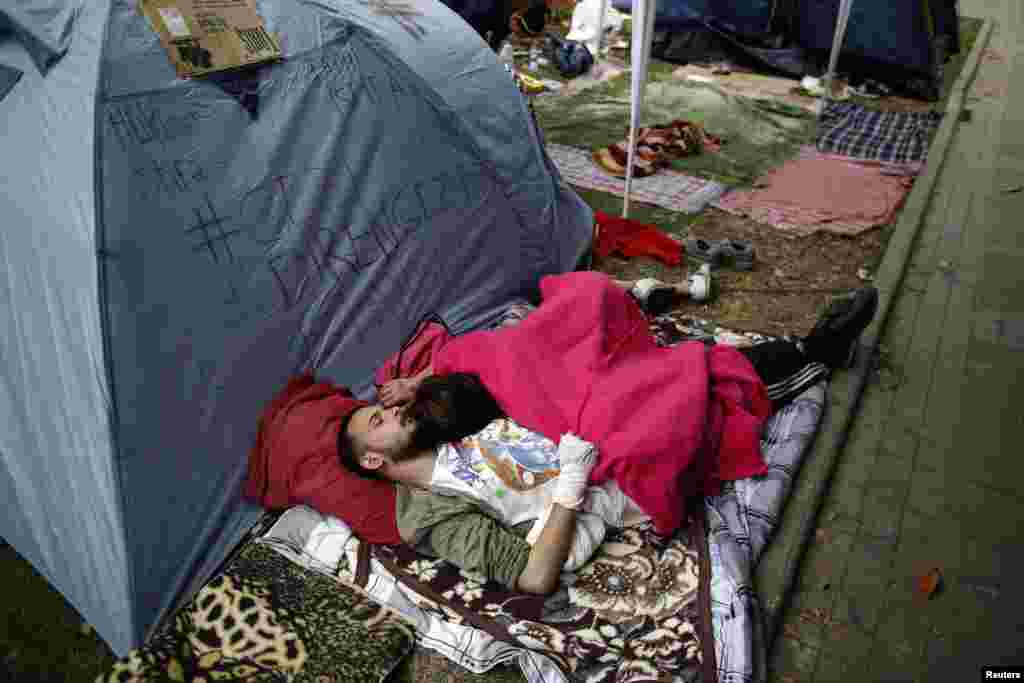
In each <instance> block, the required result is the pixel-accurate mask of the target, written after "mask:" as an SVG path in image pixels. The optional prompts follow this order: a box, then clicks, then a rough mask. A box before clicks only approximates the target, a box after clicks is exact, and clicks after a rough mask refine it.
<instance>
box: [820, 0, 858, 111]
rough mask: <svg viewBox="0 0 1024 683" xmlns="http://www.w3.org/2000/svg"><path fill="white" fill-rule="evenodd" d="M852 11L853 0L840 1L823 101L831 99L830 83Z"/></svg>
mask: <svg viewBox="0 0 1024 683" xmlns="http://www.w3.org/2000/svg"><path fill="white" fill-rule="evenodd" d="M851 9H853V0H840V2H839V16H838V17H837V18H836V32H835V34H834V35H833V36H832V53H831V54H830V55H829V60H828V71H827V72H826V73H825V79H824V80H825V82H824V84H823V85H824V86H825V99H832V81H834V80H835V76H836V66H837V65H838V64H839V53H840V52H842V49H843V40H844V39H845V38H846V25H847V24H848V23H849V21H850V10H851Z"/></svg>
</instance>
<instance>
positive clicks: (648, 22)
mask: <svg viewBox="0 0 1024 683" xmlns="http://www.w3.org/2000/svg"><path fill="white" fill-rule="evenodd" d="M656 10H657V8H656V5H655V2H654V0H634V2H633V15H632V16H633V37H632V45H631V46H630V60H631V64H630V68H631V71H630V111H629V154H628V155H627V157H626V196H625V199H624V203H623V205H622V217H623V218H628V217H629V193H630V190H631V189H632V187H633V158H634V157H635V155H636V131H637V128H639V127H640V115H641V113H642V112H643V104H644V90H645V89H646V86H647V62H648V60H649V59H650V56H651V45H650V43H651V40H652V39H653V37H654V15H655V13H656Z"/></svg>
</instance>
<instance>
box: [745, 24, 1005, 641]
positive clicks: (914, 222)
mask: <svg viewBox="0 0 1024 683" xmlns="http://www.w3.org/2000/svg"><path fill="white" fill-rule="evenodd" d="M994 24H995V22H994V21H993V20H992V19H985V21H984V23H983V24H982V27H981V29H980V30H979V32H978V37H977V39H975V41H974V45H973V46H972V48H971V53H970V55H969V56H968V58H967V61H966V62H965V63H964V66H963V69H962V70H961V71H960V75H959V76H958V77H957V80H956V82H955V83H954V84H953V88H952V90H951V92H950V95H949V101H948V102H947V104H946V111H945V115H944V116H943V120H942V124H941V125H940V126H939V130H938V131H937V132H936V134H935V139H934V140H933V141H932V145H931V147H930V149H929V152H928V162H927V165H926V168H925V173H924V175H923V176H921V177H919V178H918V179H917V181H916V182H915V183H914V189H913V190H911V193H910V196H909V197H908V199H907V203H906V205H905V206H904V209H903V212H902V214H901V216H900V220H899V222H898V223H897V225H896V230H895V231H894V233H893V235H892V237H891V238H890V240H889V244H888V246H887V247H886V250H885V256H884V257H883V259H882V264H881V266H879V269H878V272H877V274H876V277H875V282H874V284H875V286H876V287H877V288H878V296H879V300H878V313H877V314H876V316H875V319H874V321H872V323H871V325H870V326H868V328H867V329H866V330H865V331H864V335H863V337H862V339H861V342H860V348H859V349H858V353H857V363H856V366H855V367H854V368H852V369H851V372H853V373H854V378H853V381H852V387H851V388H850V403H849V407H848V408H847V410H846V411H844V412H843V413H841V414H838V413H837V414H836V415H835V418H836V423H837V424H836V430H835V432H834V433H835V438H834V439H833V441H832V443H831V444H829V445H827V446H825V448H824V450H825V453H824V454H823V455H824V457H825V458H827V459H828V463H827V467H826V474H825V477H824V478H823V479H822V480H821V481H819V482H818V483H817V485H816V486H815V489H814V495H813V496H812V500H813V501H814V505H813V508H812V509H811V511H810V512H809V513H808V514H806V515H805V516H804V518H803V519H802V520H801V521H800V530H799V533H798V535H797V537H798V538H800V539H801V540H800V543H799V545H797V546H796V547H795V548H794V549H793V550H792V551H791V552H790V553H789V557H788V558H787V560H786V564H785V570H784V576H783V583H782V586H783V587H782V592H781V600H780V603H779V605H778V606H777V607H775V608H774V609H772V610H766V611H765V628H766V636H767V637H766V639H765V645H766V648H767V652H766V657H767V656H768V655H770V654H771V652H772V649H773V648H774V645H775V641H776V639H777V637H778V634H779V632H780V631H781V626H782V619H783V616H784V615H785V612H786V607H787V606H788V604H789V601H790V598H791V597H792V595H793V593H794V589H795V587H796V579H797V575H798V574H799V569H800V565H801V564H802V562H803V559H804V555H805V554H806V552H807V548H808V547H809V546H810V542H811V539H812V537H813V535H814V532H815V529H816V528H817V523H818V518H819V516H820V514H821V510H822V508H823V507H824V506H825V499H826V497H827V493H828V491H829V489H830V488H831V485H832V480H833V479H834V477H835V473H836V470H837V469H838V465H839V462H840V459H841V456H842V451H843V447H844V446H845V445H846V440H847V437H848V436H849V433H850V429H851V427H852V426H853V422H854V420H855V419H856V416H857V412H858V409H859V407H860V399H861V397H862V396H863V394H864V389H865V387H866V386H867V380H868V375H869V374H870V372H871V370H872V368H873V367H874V365H875V363H874V361H875V358H876V356H877V354H878V346H879V342H880V341H881V339H882V334H883V333H884V331H885V325H886V323H887V322H888V320H889V314H890V312H891V310H892V307H893V306H892V304H893V300H894V299H895V298H896V293H897V292H898V290H899V288H900V287H901V286H902V284H903V280H904V277H905V276H906V272H907V264H908V263H909V261H910V255H911V252H912V251H913V247H914V244H915V243H916V242H917V236H918V234H919V233H920V232H921V227H922V226H923V225H924V221H925V216H926V215H927V213H928V209H929V207H930V205H931V198H932V192H933V190H934V189H935V185H936V183H937V182H938V179H939V176H940V175H941V173H942V169H943V168H944V166H945V162H946V157H947V156H948V152H949V147H950V145H951V143H952V141H953V134H954V133H955V132H956V129H957V126H958V125H959V123H960V114H961V112H962V111H963V106H964V99H965V96H966V94H967V89H968V88H969V87H970V86H971V84H972V83H973V82H974V76H975V74H976V73H977V71H978V65H979V64H980V63H981V53H982V52H983V51H984V50H985V48H986V47H987V45H988V42H989V39H990V38H991V35H992V29H993V26H994Z"/></svg>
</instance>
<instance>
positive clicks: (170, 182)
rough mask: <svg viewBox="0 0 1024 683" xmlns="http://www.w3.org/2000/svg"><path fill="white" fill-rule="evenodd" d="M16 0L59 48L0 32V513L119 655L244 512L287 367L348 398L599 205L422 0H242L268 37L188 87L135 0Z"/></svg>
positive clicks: (496, 70)
mask: <svg viewBox="0 0 1024 683" xmlns="http://www.w3.org/2000/svg"><path fill="white" fill-rule="evenodd" d="M22 4H23V5H24V4H25V3H22ZM28 4H32V3H28ZM36 4H39V5H40V8H41V11H40V12H36V13H32V12H26V14H25V16H27V17H28V19H27V20H31V19H33V18H35V19H37V20H39V21H42V22H44V23H45V22H48V21H56V20H59V21H61V22H63V23H62V24H61V25H60V26H52V25H48V26H41V27H35V28H37V29H39V31H40V32H41V33H47V34H49V35H56V36H64V37H66V38H68V40H67V41H66V42H67V50H66V53H65V54H63V56H61V57H60V58H59V59H58V60H57V61H55V63H53V65H52V66H50V68H49V71H48V72H47V73H46V74H45V75H44V74H43V73H41V72H40V70H39V69H38V68H37V66H36V65H35V64H34V60H33V57H32V55H31V54H30V52H29V48H27V47H26V42H25V41H24V40H21V39H20V36H21V35H22V34H21V33H12V32H2V33H0V64H4V65H5V66H7V67H10V68H12V69H17V70H20V71H22V72H23V73H24V75H23V76H22V78H21V79H20V80H19V81H18V82H17V83H16V84H14V86H13V87H12V88H11V89H10V91H9V92H8V93H7V95H6V97H4V98H3V100H0V120H2V121H3V133H2V135H3V139H2V141H0V145H2V148H3V150H4V154H3V155H0V179H2V181H0V182H2V184H3V191H2V192H0V216H2V219H0V220H2V228H0V263H2V264H3V274H2V276H0V424H3V426H4V429H3V436H2V437H0V500H2V501H3V502H4V508H5V509H4V514H3V515H2V516H0V535H2V537H3V538H4V539H5V540H6V541H7V542H9V543H10V544H11V545H13V546H14V547H15V548H16V549H17V551H18V553H19V554H21V555H22V556H23V557H25V558H27V559H28V560H29V561H30V562H31V563H32V564H33V565H34V566H35V567H36V569H37V570H39V572H40V573H41V574H43V575H44V576H45V577H46V578H47V579H48V580H49V581H50V583H51V584H52V585H53V586H54V587H56V588H57V589H58V590H59V591H60V592H61V593H62V594H63V595H64V596H65V597H66V598H67V600H68V601H69V602H70V603H71V604H72V605H73V606H74V607H75V608H76V609H77V610H78V611H79V613H80V614H81V615H82V617H83V618H84V619H85V620H86V621H87V622H89V623H91V624H92V625H93V626H94V627H95V628H96V630H97V631H98V632H99V634H100V635H101V636H102V637H103V639H104V640H106V641H107V642H108V643H109V644H110V645H111V647H112V649H113V650H114V651H115V652H116V653H118V654H119V655H124V654H125V653H126V652H127V651H128V650H129V649H130V648H131V647H133V646H136V645H138V644H139V643H140V642H141V641H142V640H143V638H144V637H145V636H146V634H147V633H148V632H149V631H150V629H151V628H152V627H153V625H154V624H156V623H158V620H159V619H160V617H161V616H162V615H165V614H167V613H168V612H169V610H171V609H172V608H173V607H174V606H175V605H176V604H178V603H179V602H180V600H181V599H183V598H184V597H186V596H189V595H190V594H191V593H192V592H194V591H195V590H197V589H198V588H199V587H200V586H201V585H202V583H203V582H204V581H205V580H206V579H207V578H209V577H210V575H211V573H212V572H213V571H214V570H215V569H216V568H217V566H218V565H219V564H220V563H221V562H222V560H223V559H224V558H225V557H226V555H227V553H228V552H229V551H230V550H231V549H232V548H233V547H234V546H235V545H236V543H237V541H238V540H239V539H240V538H241V537H242V535H243V534H244V532H245V531H246V530H247V529H248V527H249V526H250V525H251V524H252V523H253V522H254V521H255V520H256V519H257V518H258V515H259V513H260V511H259V509H257V508H255V507H253V506H251V505H249V504H247V503H245V502H244V501H243V500H242V499H241V497H240V495H239V494H240V485H241V482H242V481H243V479H244V476H245V469H246V460H247V456H248V450H249V448H250V446H251V444H252V442H253V437H254V436H255V432H256V422H257V417H258V415H259V413H260V410H261V408H262V407H263V405H264V404H265V402H266V401H267V400H268V399H270V398H271V397H272V396H273V394H274V393H275V392H276V391H277V390H278V389H280V388H281V387H282V386H283V385H284V383H285V382H286V380H287V379H288V378H289V377H290V376H292V375H294V374H297V373H299V372H302V371H306V370H314V371H315V372H316V373H318V374H319V375H321V376H323V377H325V378H327V379H330V380H332V381H334V382H337V383H340V384H345V385H350V386H352V387H353V388H354V389H355V391H356V392H357V394H359V395H361V396H363V397H367V396H369V395H370V394H371V393H372V388H371V379H372V375H373V371H374V370H375V369H376V367H377V366H378V365H379V364H380V363H381V362H382V361H383V360H384V359H385V358H386V357H387V356H388V355H389V354H391V353H392V352H394V351H396V350H397V349H398V347H399V345H400V343H401V341H402V340H403V339H404V338H405V337H406V336H407V335H408V334H410V333H411V332H412V331H413V329H414V328H415V326H416V324H417V323H418V322H419V321H420V320H421V319H422V318H423V317H424V316H426V315H427V314H429V313H438V314H440V315H441V316H442V317H444V319H445V320H446V321H447V322H448V323H449V324H450V325H451V326H452V327H453V330H454V331H456V332H458V331H461V330H465V329H469V328H472V327H475V326H478V325H481V324H486V323H487V322H489V321H491V320H493V319H494V318H496V316H497V315H499V313H500V312H501V310H502V309H503V307H504V306H506V305H507V304H508V303H509V302H511V301H512V300H514V299H516V298H518V297H522V296H526V295H529V294H531V293H533V291H534V286H535V285H536V283H537V281H538V279H539V278H540V277H541V276H543V275H545V274H549V273H557V272H564V271H567V270H571V269H572V268H573V267H575V265H576V264H577V263H578V262H579V261H580V259H581V257H582V256H583V255H584V254H585V253H586V251H587V249H588V248H589V244H590V240H591V236H592V227H593V217H592V213H591V211H590V209H589V208H588V207H587V206H586V205H585V204H584V203H583V202H582V201H581V200H580V199H579V197H578V196H577V195H575V194H574V193H573V192H572V191H570V190H569V189H567V188H566V187H565V186H563V185H562V184H561V183H560V180H559V177H558V174H557V171H556V169H555V167H554V165H553V164H552V162H551V161H550V160H549V159H548V157H547V156H546V154H545V152H544V150H543V148H542V146H541V145H540V143H539V141H538V136H537V131H536V130H535V128H534V126H533V124H532V121H531V118H530V116H529V113H528V110H527V108H526V105H525V103H524V101H523V99H522V97H521V96H520V95H519V93H518V91H517V90H516V88H515V86H514V84H513V82H512V80H511V79H510V78H509V76H508V74H507V73H506V72H505V71H504V69H503V68H502V66H501V65H500V64H499V62H498V61H497V58H496V56H495V55H494V53H493V52H492V51H491V50H489V49H488V48H487V46H486V45H485V44H484V42H483V41H482V40H481V39H480V38H479V37H478V36H477V35H476V34H475V33H474V32H473V31H472V29H471V28H470V27H469V26H468V25H466V24H465V22H463V21H462V20H461V19H460V18H459V17H458V16H457V15H455V14H454V13H452V12H451V11H450V10H449V9H448V8H446V7H445V6H444V5H443V4H441V3H438V2H433V1H431V0H414V2H412V3H403V4H402V5H401V6H399V7H397V8H394V7H391V6H390V5H389V4H388V3H387V2H386V1H385V0H377V1H376V2H373V3H363V2H335V1H333V0H331V1H327V2H320V1H317V2H306V1H302V0H263V1H261V2H259V3H258V6H259V11H260V15H261V16H262V18H263V20H264V22H265V25H266V27H267V30H268V31H270V32H273V33H274V34H275V35H277V36H279V37H280V39H281V43H282V48H283V51H284V59H283V60H282V61H281V62H278V63H274V64H271V65H266V66H262V67H257V68H254V69H248V70H244V71H239V72H237V73H232V74H226V75H224V76H223V77H220V78H216V79H215V78H213V77H209V78H202V79H193V80H181V79H178V78H176V76H175V71H174V67H173V66H172V65H171V63H170V62H169V60H168V57H167V52H166V51H165V50H164V48H163V47H162V46H161V45H160V42H159V38H158V36H157V34H156V33H155V32H154V31H153V30H152V29H151V27H150V26H149V25H147V23H146V20H145V18H144V17H143V16H142V15H141V14H139V12H138V10H137V2H136V0H103V1H99V0H90V1H89V2H85V1H80V0H69V1H68V2H66V3H64V4H65V5H67V7H72V8H73V11H70V12H48V11H45V10H46V8H43V7H42V6H43V5H45V6H46V7H47V8H52V7H53V6H54V5H55V4H60V2H59V1H58V0H38V1H37V3H36ZM408 4H411V5H412V8H413V11H411V12H410V11H409V9H408V8H407V5H408ZM4 12H5V10H2V9H0V15H2V14H4ZM3 23H4V22H3V21H0V24H3Z"/></svg>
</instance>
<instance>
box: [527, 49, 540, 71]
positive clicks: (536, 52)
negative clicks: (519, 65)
mask: <svg viewBox="0 0 1024 683" xmlns="http://www.w3.org/2000/svg"><path fill="white" fill-rule="evenodd" d="M539 59H540V48H539V47H537V45H536V43H535V44H533V45H531V46H530V64H529V66H528V67H527V68H528V69H529V70H530V71H536V70H537V68H538V67H539V64H538V61H537V60H539Z"/></svg>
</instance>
